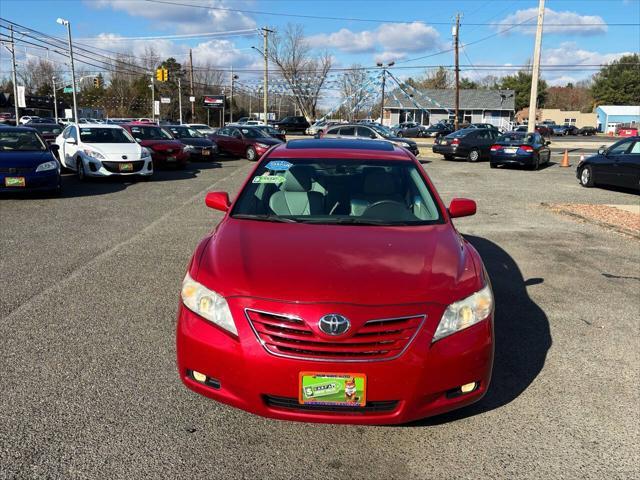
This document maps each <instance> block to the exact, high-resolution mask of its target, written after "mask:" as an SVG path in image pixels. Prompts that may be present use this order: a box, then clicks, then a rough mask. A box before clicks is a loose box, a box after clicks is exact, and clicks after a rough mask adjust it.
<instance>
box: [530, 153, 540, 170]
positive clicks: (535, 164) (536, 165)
mask: <svg viewBox="0 0 640 480" xmlns="http://www.w3.org/2000/svg"><path fill="white" fill-rule="evenodd" d="M531 170H533V171H534V172H535V171H536V170H540V156H539V155H538V156H536V161H535V162H533V165H531Z"/></svg>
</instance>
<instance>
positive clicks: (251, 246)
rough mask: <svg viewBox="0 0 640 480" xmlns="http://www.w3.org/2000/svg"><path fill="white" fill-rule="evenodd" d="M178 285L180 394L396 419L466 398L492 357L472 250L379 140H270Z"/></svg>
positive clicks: (431, 195) (415, 169)
mask: <svg viewBox="0 0 640 480" xmlns="http://www.w3.org/2000/svg"><path fill="white" fill-rule="evenodd" d="M206 203H207V205H208V206H209V207H211V208H214V209H217V210H221V211H224V212H226V215H225V217H224V219H223V220H222V221H221V222H220V223H219V224H218V226H217V227H216V228H215V229H214V230H213V231H212V232H211V233H210V234H209V235H207V236H206V237H205V238H204V239H203V240H202V241H201V242H200V244H199V245H198V247H197V248H196V251H195V253H194V255H193V257H192V259H191V262H190V264H189V267H188V270H187V274H186V276H185V278H184V282H183V284H182V292H181V303H180V308H179V313H178V326H177V354H178V368H179V372H180V377H181V378H182V381H183V382H184V383H185V385H186V386H187V387H189V388H190V389H192V390H194V391H196V392H198V393H200V394H202V395H205V396H207V397H210V398H212V399H214V400H218V401H220V402H223V403H227V404H229V405H233V406H235V407H238V408H242V409H244V410H248V411H250V412H253V413H257V414H260V415H264V416H267V417H273V418H280V419H288V420H299V421H309V422H331V423H366V424H390V423H404V422H408V421H411V420H416V419H419V418H423V417H427V416H431V415H436V414H440V413H443V412H446V411H449V410H453V409H456V408H460V407H463V406H466V405H469V404H471V403H473V402H475V401H477V400H479V399H480V398H481V397H482V396H483V395H484V394H485V392H486V391H487V388H488V386H489V381H490V379H491V369H492V365H493V338H494V337H493V305H494V302H493V294H492V291H491V285H490V283H489V278H488V276H487V273H486V270H485V268H484V266H483V264H482V260H481V259H480V256H479V255H478V252H477V251H476V250H475V249H474V248H473V247H472V246H471V245H470V244H469V243H468V242H467V241H466V240H465V239H464V238H463V237H462V236H461V235H460V234H459V233H458V231H457V230H456V229H455V227H454V225H453V224H452V222H451V219H452V218H455V217H463V216H466V215H473V214H474V213H475V211H476V205H475V202H473V201H472V200H466V199H459V198H458V199H454V200H452V201H451V204H450V205H449V208H446V207H445V206H444V205H443V203H442V200H441V199H440V197H439V196H438V194H437V193H436V191H435V189H434V187H433V185H432V183H431V181H430V180H429V178H428V176H427V175H426V173H425V172H424V170H423V169H422V167H421V166H420V164H419V162H418V161H417V160H416V159H415V157H413V156H412V155H411V153H410V152H408V151H407V150H406V149H404V148H399V147H396V146H394V145H392V144H391V143H388V142H384V141H374V140H331V139H327V140H294V141H290V142H289V143H287V144H282V145H278V146H276V147H274V148H272V149H271V150H269V151H268V152H267V153H266V154H265V156H264V157H263V158H262V160H261V161H260V162H259V163H258V164H257V165H256V167H255V168H254V169H253V171H252V172H251V174H250V175H249V177H248V179H247V180H246V182H245V184H244V186H243V187H242V190H241V191H240V194H239V195H238V197H237V198H236V199H235V200H234V201H233V202H230V201H229V196H228V194H227V193H223V192H212V193H209V194H208V195H207V198H206Z"/></svg>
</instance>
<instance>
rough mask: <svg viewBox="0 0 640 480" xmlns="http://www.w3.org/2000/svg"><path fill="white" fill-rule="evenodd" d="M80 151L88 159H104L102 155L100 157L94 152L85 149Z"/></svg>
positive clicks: (98, 153) (99, 154)
mask: <svg viewBox="0 0 640 480" xmlns="http://www.w3.org/2000/svg"><path fill="white" fill-rule="evenodd" d="M82 151H83V152H84V154H85V155H87V156H88V157H91V158H95V159H96V160H104V159H105V158H104V155H102V154H101V153H100V152H96V151H95V150H89V149H88V148H85V149H84V150H82Z"/></svg>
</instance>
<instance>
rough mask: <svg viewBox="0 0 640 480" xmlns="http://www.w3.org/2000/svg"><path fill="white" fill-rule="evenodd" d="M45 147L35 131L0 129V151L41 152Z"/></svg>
mask: <svg viewBox="0 0 640 480" xmlns="http://www.w3.org/2000/svg"><path fill="white" fill-rule="evenodd" d="M46 149H47V147H46V145H45V144H44V142H43V141H42V140H41V139H40V137H39V136H38V135H37V134H36V132H24V131H22V132H21V131H17V132H16V131H6V130H3V131H0V152H11V151H21V152H42V151H44V150H46Z"/></svg>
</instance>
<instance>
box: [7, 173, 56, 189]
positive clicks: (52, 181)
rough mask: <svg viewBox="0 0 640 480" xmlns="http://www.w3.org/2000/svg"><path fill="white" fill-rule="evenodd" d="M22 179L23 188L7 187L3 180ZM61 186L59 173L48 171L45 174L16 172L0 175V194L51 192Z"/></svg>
mask: <svg viewBox="0 0 640 480" xmlns="http://www.w3.org/2000/svg"><path fill="white" fill-rule="evenodd" d="M7 177H10V178H16V177H22V178H24V183H25V186H24V187H7V186H6V185H5V178H7ZM60 185H61V178H60V171H59V170H49V171H45V172H38V173H35V172H22V173H21V172H17V173H0V192H3V193H8V192H10V193H15V192H39V191H53V190H56V189H57V188H58V187H59V186H60Z"/></svg>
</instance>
